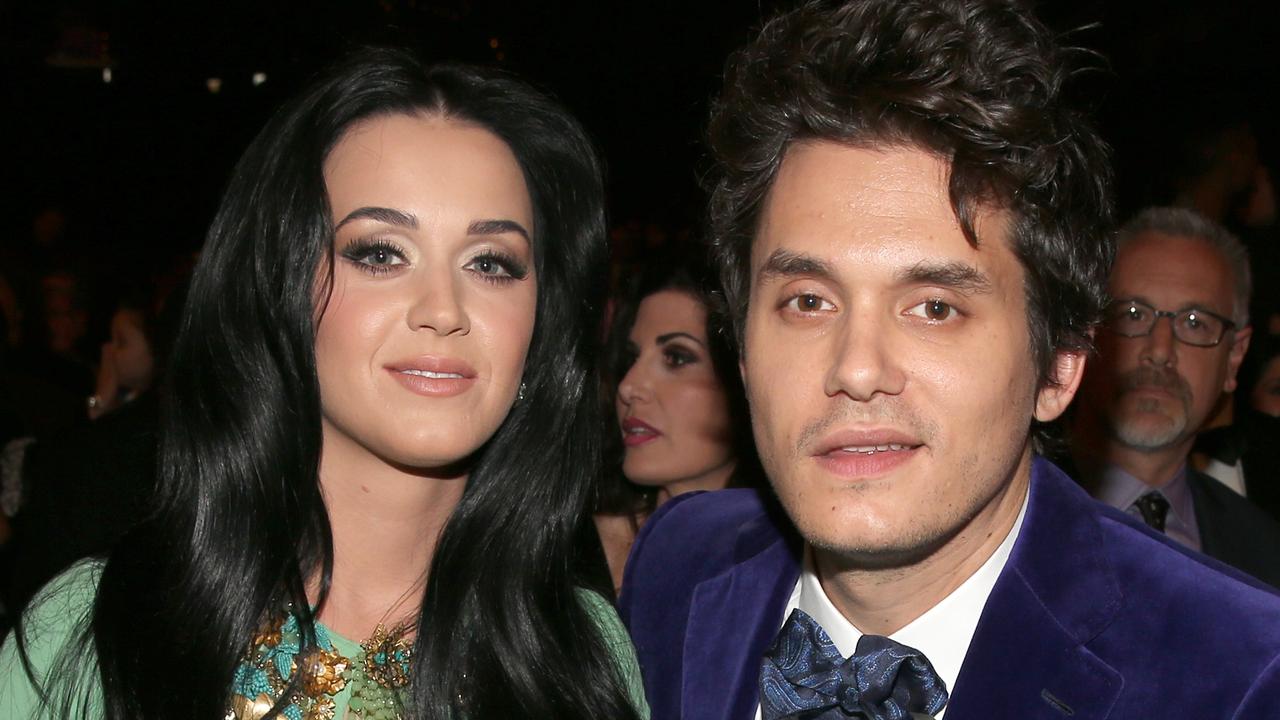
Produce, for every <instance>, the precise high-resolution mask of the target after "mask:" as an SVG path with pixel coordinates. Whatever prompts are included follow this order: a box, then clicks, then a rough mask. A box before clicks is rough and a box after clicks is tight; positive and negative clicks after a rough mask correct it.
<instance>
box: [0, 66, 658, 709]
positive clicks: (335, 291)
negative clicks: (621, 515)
mask: <svg viewBox="0 0 1280 720" xmlns="http://www.w3.org/2000/svg"><path fill="white" fill-rule="evenodd" d="M602 204H603V203H602V190H601V180H600V171H599V166H598V164H597V161H596V159H595V157H594V154H593V152H592V149H591V147H590V144H589V143H588V141H587V139H586V137H585V135H584V133H583V131H582V130H581V128H580V127H579V126H578V125H577V123H576V122H574V121H573V120H572V119H571V118H569V117H568V116H567V115H566V114H565V112H564V111H563V110H561V109H560V108H559V107H558V106H557V105H554V104H553V103H551V102H550V101H548V100H547V99H546V98H544V97H542V96H540V95H538V94H537V93H535V92H534V91H532V90H531V89H529V88H528V87H527V86H525V85H524V84H522V83H519V82H517V81H514V80H512V79H510V78H507V77H505V76H501V75H497V74H494V73H491V72H488V71H482V70H475V69H466V68H460V67H450V66H444V67H435V68H424V67H421V66H419V65H418V64H417V63H416V62H415V61H413V60H412V59H410V58H408V57H406V56H405V55H402V54H400V53H397V52H393V51H366V52H364V53H361V54H357V55H356V56H354V57H351V58H348V59H346V60H345V61H343V62H342V63H340V64H339V65H337V66H336V67H335V69H334V70H333V71H332V72H331V73H330V74H329V75H328V76H326V77H324V78H322V79H321V80H320V81H319V82H317V83H316V84H315V85H314V86H313V87H312V88H311V89H310V90H309V91H307V92H305V93H304V94H303V95H302V96H300V97H299V98H297V99H295V100H294V101H292V102H291V103H289V104H287V105H286V106H285V107H284V108H283V109H282V110H281V111H280V112H279V113H278V114H277V115H276V116H275V117H274V118H273V119H272V120H271V121H270V122H269V123H268V125H267V126H266V128H265V129H264V130H263V131H262V132H261V134H260V135H259V136H258V138H257V139H256V140H255V141H254V142H253V143H252V145H251V146H250V147H249V149H248V150H247V152H246V153H245V155H244V157H243V158H242V160H241V161H240V163H239V165H238V166H237V168H236V170H235V172H234V175H233V177H232V179H231V182H230V185H229V187H228V190H227V192H226V195H225V196H224V199H223V203H222V206H221V208H220V209H219V212H218V214H217V217H216V218H215V220H214V223H213V226H212V228H211V230H210V232H209V237H208V241H207V243H206V247H205V250H204V252H203V255H202V257H201V259H200V264H199V266H198V267H197V269H196V271H195V275H194V277H193V279H192V285H191V288H190V291H189V299H188V302H187V305H186V314H185V317H184V320H183V323H182V327H181V329H180V331H179V336H178V338H177V340H176V342H175V346H174V348H173V352H172V357H171V361H170V370H171V372H170V373H169V376H168V386H167V388H166V389H167V395H166V397H165V399H164V410H163V422H162V428H163V430H162V433H163V434H162V438H161V449H160V460H159V474H160V477H161V481H160V484H161V487H160V495H161V497H160V503H159V507H158V509H157V511H156V512H155V513H154V515H152V516H151V517H150V518H149V520H148V521H147V522H146V523H144V524H143V525H142V526H141V527H140V528H139V529H137V530H136V531H134V532H132V533H131V534H130V535H129V536H128V537H127V538H126V539H125V540H124V541H123V542H122V544H121V545H120V546H119V547H118V548H117V549H116V551H115V552H113V554H112V555H111V557H110V559H109V560H108V561H107V562H106V564H105V567H104V566H102V565H100V564H81V565H78V566H76V567H75V568H73V569H72V570H71V571H69V572H68V573H67V574H65V575H63V576H62V577H61V578H60V579H57V580H55V581H54V582H53V583H51V586H50V587H49V588H48V589H46V590H45V591H44V592H43V594H42V597H39V598H37V600H36V601H35V603H34V605H33V607H32V609H31V610H29V611H28V613H27V614H26V615H25V616H24V624H23V626H22V627H20V628H19V629H18V631H17V637H18V638H19V639H20V640H23V641H25V642H24V646H25V649H26V655H27V657H28V658H30V660H31V667H30V668H29V669H30V670H31V673H30V675H27V674H23V670H22V667H21V666H20V665H19V664H18V662H17V660H16V659H15V650H14V643H13V642H9V643H8V644H7V645H6V646H5V648H4V650H3V653H4V655H3V657H0V673H3V674H2V675H0V715H3V716H4V717H21V716H22V715H21V714H19V713H26V712H29V707H30V706H31V705H33V704H35V703H36V700H35V690H34V689H33V688H32V685H31V678H34V680H36V681H38V682H39V683H40V684H42V686H43V689H44V690H45V691H46V692H47V693H48V697H47V703H48V704H47V705H46V706H45V707H44V709H43V712H44V713H45V714H46V715H48V716H52V717H59V718H61V717H79V716H86V717H101V716H105V717H108V718H112V719H117V718H119V719H123V718H148V719H150V718H155V719H159V718H179V717H181V718H210V719H212V718H223V717H240V718H257V717H261V716H262V715H263V714H273V716H274V714H276V713H278V714H279V715H278V716H280V717H287V718H293V719H294V720H297V719H298V718H301V717H307V718H313V717H315V718H319V717H330V716H332V717H337V718H342V717H347V718H361V719H364V720H367V719H369V718H375V717H378V718H381V717H395V716H401V717H414V718H456V717H462V716H465V717H466V718H469V719H479V718H498V717H501V718H510V717H520V718H552V717H554V718H631V717H635V716H637V715H638V714H642V711H643V699H642V698H640V697H639V696H638V694H637V692H638V691H637V690H636V689H635V688H636V685H635V680H636V677H635V667H634V659H633V656H632V655H631V654H630V651H629V645H628V644H627V641H626V640H625V634H624V633H623V632H622V630H621V627H620V625H619V624H618V621H617V618H616V616H615V615H613V614H612V609H611V608H609V607H608V606H607V603H605V601H604V600H603V599H602V598H600V597H598V596H596V595H594V594H591V593H588V592H585V591H583V590H581V589H580V583H579V580H578V578H576V577H575V576H574V574H573V572H572V569H571V568H572V567H574V558H573V555H572V538H573V533H574V529H575V524H576V521H577V519H578V518H579V517H580V514H581V512H582V510H583V508H584V506H585V502H586V499H587V490H588V488H589V487H590V486H591V480H592V478H590V477H589V476H588V475H587V471H586V470H585V469H586V468H592V467H600V466H601V462H602V461H601V454H600V451H599V442H598V435H599V433H598V431H597V430H596V428H597V427H598V425H597V424H596V423H597V420H596V418H595V417H594V415H593V413H594V411H595V409H596V408H597V404H596V398H595V394H594V387H593V383H592V381H591V378H592V373H591V361H590V355H589V353H588V348H587V343H586V342H585V338H586V335H585V333H586V332H587V331H586V329H587V328H592V327H595V324H594V323H595V320H596V316H595V311H596V309H597V308H598V303H597V302H595V299H596V298H597V283H598V279H599V278H600V277H601V276H602V275H603V272H602V270H603V260H604V257H603V252H604V249H605V246H604V228H603V212H602ZM95 585H96V592H95ZM90 607H91V609H89V614H88V615H87V616H86V615H85V610H86V609H87V608H90ZM77 618H84V619H83V620H82V621H81V622H79V623H78V624H77V623H76V619H77ZM90 659H95V660H96V667H93V665H94V661H93V660H90ZM584 678H589V679H590V680H589V681H584ZM6 703H7V705H6ZM99 703H100V707H98V705H99ZM637 707H639V708H640V709H641V712H638V711H637V709H636V708H637Z"/></svg>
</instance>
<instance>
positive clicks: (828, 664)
mask: <svg viewBox="0 0 1280 720" xmlns="http://www.w3.org/2000/svg"><path fill="white" fill-rule="evenodd" d="M946 704H947V687H946V683H944V682H942V678H940V677H938V673H936V672H934V669H933V666H932V665H930V664H929V660H928V659H927V658H925V656H924V654H923V653H921V652H920V651H919V650H916V649H914V648H909V647H907V646H906V645H903V644H902V643H899V642H894V641H893V640H890V639H889V638H887V637H883V636H881V635H863V636H862V637H861V638H860V639H859V640H858V649H857V651H855V652H854V654H853V657H851V658H848V659H846V658H845V657H844V656H842V655H841V654H840V651H839V650H837V649H836V646H835V643H833V642H831V638H830V637H829V636H828V635H827V633H826V631H825V630H823V629H822V626H821V625H819V624H818V623H817V622H815V621H814V619H813V618H811V617H809V616H808V615H807V614H805V612H804V611H802V610H800V609H798V608H797V609H796V610H794V611H792V613H791V617H789V618H787V622H786V623H785V624H784V625H783V626H782V630H781V631H780V632H779V633H778V637H777V639H776V640H774V642H773V646H772V647H770V648H769V650H768V652H766V653H765V655H764V661H763V663H762V664H761V666H760V710H761V715H762V717H763V720H782V718H798V719H799V720H845V719H846V718H858V719H859V720H908V719H909V718H911V716H912V713H927V714H929V715H933V714H935V713H937V712H938V711H939V710H941V709H942V708H943V706H944V705H946Z"/></svg>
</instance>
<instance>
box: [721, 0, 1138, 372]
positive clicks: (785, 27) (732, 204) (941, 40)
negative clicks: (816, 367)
mask: <svg viewBox="0 0 1280 720" xmlns="http://www.w3.org/2000/svg"><path fill="white" fill-rule="evenodd" d="M1082 54H1086V53H1085V51H1079V50H1076V49H1073V48H1068V47H1062V46H1060V45H1058V44H1057V42H1056V41H1055V39H1054V38H1053V36H1052V35H1051V33H1050V31H1049V30H1048V29H1047V28H1046V27H1045V26H1044V25H1042V24H1041V23H1040V22H1038V21H1037V20H1035V19H1034V18H1033V17H1032V16H1031V15H1030V13H1029V12H1028V10H1027V9H1026V8H1025V7H1023V6H1022V4H1020V3H1018V2H1014V1H1013V0H855V1H853V2H846V3H843V4H840V5H837V6H832V5H831V4H830V3H825V2H810V3H806V4H805V5H803V6H801V7H799V8H798V9H795V10H793V11H791V12H788V13H785V14H783V15H781V16H779V17H777V18H775V19H773V20H772V21H770V22H769V23H768V24H766V25H765V26H764V28H763V30H762V31H761V32H760V34H759V36H758V37H757V38H756V39H755V40H754V41H753V42H751V43H750V44H748V45H747V46H746V47H744V48H743V49H741V50H739V51H738V52H737V53H736V54H734V55H733V56H732V57H731V58H730V60H729V63H728V66H727V69H726V76H725V86H724V91H723V93H722V96H721V97H720V99H719V100H718V101H717V103H716V104H715V106H714V108H713V112H712V117H711V124H710V144H711V149H712V153H713V155H714V159H715V161H716V167H715V168H714V169H713V172H712V176H711V177H712V182H713V184H712V186H711V193H712V195H711V204H710V235H711V237H712V240H713V243H714V246H715V252H716V255H717V259H718V263H719V266H720V272H721V274H722V282H723V285H724V290H725V293H726V296H727V298H728V301H729V305H730V308H731V313H732V316H733V321H734V326H735V330H736V332H737V336H738V342H739V343H740V344H741V341H742V327H743V322H744V320H745V317H746V311H747V297H748V291H749V290H750V259H751V244H752V239H753V236H754V234H755V231H756V226H757V224H758V222H759V217H760V213H761V210H762V207H763V205H764V201H765V198H766V197H767V195H768V193H769V190H770V188H771V187H772V184H773V181H774V178H775V177H776V176H777V173H778V169H779V167H780V166H781V164H782V161H783V158H784V156H785V154H786V151H787V148H788V147H789V146H790V145H791V143H793V142H797V141H803V140H827V141H833V142H839V143H842V144H846V145H853V146H858V147H884V146H909V147H916V148H920V149H923V150H926V151H929V152H931V153H936V154H937V155H939V156H941V157H943V158H946V159H947V160H948V161H949V165H950V179H949V192H950V198H951V205H952V207H953V208H954V210H955V213H956V217H957V219H958V220H959V223H960V226H961V228H962V229H963V231H964V234H965V237H966V238H967V239H968V240H969V242H970V243H972V244H973V245H975V246H976V245H977V244H978V242H979V239H978V237H977V235H976V234H975V233H974V229H973V219H974V217H975V210H976V209H977V208H978V207H988V208H999V209H1001V210H1005V211H1007V212H1009V214H1010V217H1011V220H1012V222H1011V224H1010V232H1011V239H1010V244H1011V247H1012V248H1013V250H1014V252H1015V254H1016V255H1017V257H1018V259H1019V261H1020V262H1021V264H1022V266H1023V269H1024V270H1025V272H1026V293H1027V307H1028V323H1029V326H1030V333H1031V344H1032V347H1031V352H1032V355H1033V358H1034V360H1035V362H1036V364H1037V367H1038V369H1039V377H1040V380H1041V382H1042V383H1046V382H1053V381H1054V376H1053V359H1054V354H1055V352H1056V351H1059V350H1064V349H1071V350H1088V349H1089V348H1090V346H1091V345H1090V331H1091V329H1092V327H1093V326H1094V324H1095V323H1096V322H1097V320H1098V318H1099V317H1100V315H1101V312H1102V309H1103V307H1104V305H1105V301H1106V291H1105V287H1106V277H1107V273H1108V271H1109V269H1110V266H1111V262H1112V258H1113V256H1114V254H1115V250H1114V243H1113V238H1112V234H1111V223H1112V213H1113V210H1112V200H1111V183H1112V178H1111V169H1110V164H1109V150H1108V148H1107V146H1106V145H1105V143H1104V142H1103V141H1102V139H1101V138H1100V137H1099V135H1098V134H1097V132H1096V131H1095V130H1094V129H1093V127H1092V126H1091V125H1090V124H1089V122H1088V121H1087V120H1085V118H1084V117H1083V116H1082V115H1081V114H1079V113H1077V112H1076V111H1074V110H1072V109H1071V108H1070V107H1069V106H1068V103H1066V102H1065V101H1064V98H1063V94H1064V86H1065V84H1066V82H1067V80H1068V79H1069V78H1070V77H1071V75H1072V74H1073V73H1072V70H1071V65H1072V63H1070V62H1068V61H1069V60H1072V57H1071V56H1073V55H1082Z"/></svg>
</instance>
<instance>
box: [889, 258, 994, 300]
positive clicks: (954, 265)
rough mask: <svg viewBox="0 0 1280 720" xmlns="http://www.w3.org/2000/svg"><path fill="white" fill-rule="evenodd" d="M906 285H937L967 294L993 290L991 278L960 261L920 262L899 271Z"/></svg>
mask: <svg viewBox="0 0 1280 720" xmlns="http://www.w3.org/2000/svg"><path fill="white" fill-rule="evenodd" d="M898 282H900V283H903V284H906V285H937V286H939V287H944V288H951V289H953V290H955V291H957V292H961V293H964V294H965V295H981V294H984V293H989V292H991V279H990V278H988V277H987V276H986V274H985V273H983V272H982V271H981V270H979V269H977V268H975V267H973V266H972V265H966V264H964V263H960V262H944V263H934V262H918V263H916V264H915V265H912V266H911V267H909V268H907V269H906V270H903V271H901V272H899V273H898Z"/></svg>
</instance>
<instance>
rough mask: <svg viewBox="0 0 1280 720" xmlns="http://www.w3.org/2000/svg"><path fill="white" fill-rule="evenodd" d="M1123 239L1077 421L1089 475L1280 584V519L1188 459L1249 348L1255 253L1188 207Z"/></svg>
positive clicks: (1131, 228) (1105, 493) (1108, 495)
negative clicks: (1251, 262) (1251, 266)
mask: <svg viewBox="0 0 1280 720" xmlns="http://www.w3.org/2000/svg"><path fill="white" fill-rule="evenodd" d="M1117 243H1118V248H1117V255H1116V262H1115V265H1114V267H1113V268H1112V271H1111V277H1110V281H1109V283H1108V289H1109V292H1110V295H1111V298H1112V303H1111V305H1110V306H1109V308H1108V310H1107V313H1106V316H1105V319H1104V323H1103V327H1102V328H1101V329H1100V330H1099V331H1098V335H1097V346H1098V357H1097V358H1096V359H1095V361H1094V362H1093V363H1091V364H1090V365H1089V368H1088V370H1087V371H1086V372H1085V378H1084V381H1083V383H1082V387H1081V390H1080V397H1079V400H1078V401H1077V404H1078V408H1077V410H1076V412H1075V416H1074V421H1073V422H1072V425H1071V443H1072V447H1071V450H1072V455H1073V457H1074V460H1075V462H1076V465H1077V467H1078V468H1079V470H1080V474H1081V477H1082V480H1083V483H1084V484H1085V485H1086V487H1088V488H1089V490H1090V492H1091V493H1092V494H1093V495H1094V496H1095V497H1097V498H1098V499H1099V500H1102V501H1103V502H1106V503H1107V504H1109V505H1111V506H1113V507H1116V508H1119V509H1122V510H1126V511H1128V512H1129V513H1131V514H1133V515H1135V516H1137V517H1140V518H1142V519H1143V521H1145V522H1146V523H1147V524H1148V525H1150V526H1151V527H1153V528H1155V529H1157V530H1160V531H1162V532H1164V533H1165V534H1167V535H1168V536H1169V537H1171V538H1173V539H1175V540H1177V541H1178V542H1180V543H1182V544H1183V545H1186V546H1187V547H1190V548H1192V549H1194V550H1199V551H1201V552H1203V553H1205V554H1206V555H1209V556H1210V557H1214V558H1217V559H1218V560H1221V561H1223V562H1225V563H1227V564H1229V565H1233V566H1235V567H1237V568H1239V569H1241V570H1243V571H1245V572H1247V573H1249V574H1251V575H1253V576H1255V577H1257V578H1259V579H1261V580H1263V581H1266V582H1268V583H1271V584H1272V585H1280V525H1277V524H1276V523H1275V522H1274V521H1273V520H1271V519H1270V518H1269V517H1267V516H1266V515H1265V514H1264V513H1263V512H1261V511H1260V510H1259V509H1258V508H1257V507H1255V506H1254V505H1253V504H1252V503H1250V502H1249V501H1248V500H1245V499H1244V498H1242V497H1240V496H1239V495H1238V494H1236V493H1235V492H1232V491H1231V490H1230V489H1228V488H1227V487H1226V486H1224V485H1222V484H1221V483H1219V482H1218V481H1216V480H1214V479H1213V478H1211V477H1209V476H1207V475H1205V474H1203V473H1200V472H1198V471H1196V470H1195V469H1193V468H1191V467H1190V465H1189V464H1188V462H1187V458H1188V455H1189V454H1190V452H1191V448H1192V445H1193V444H1194V443H1195V439H1196V433H1197V432H1198V431H1199V430H1200V428H1201V426H1202V425H1203V424H1204V422H1205V420H1206V419H1207V418H1208V417H1209V416H1210V414H1211V413H1212V411H1213V409H1214V407H1215V405H1216V404H1217V402H1218V400H1219V398H1220V396H1221V395H1222V394H1223V393H1224V392H1231V391H1233V390H1234V389H1235V387H1236V371H1237V370H1238V369H1239V368H1240V362H1241V361H1242V360H1243V359H1244V355H1245V351H1246V350H1247V349H1248V347H1249V336H1250V334H1251V332H1252V328H1250V327H1249V318H1248V307H1249V291H1250V280H1249V262H1248V255H1247V254H1246V252H1245V249H1244V247H1243V246H1242V245H1241V244H1240V241H1239V240H1237V239H1236V238H1235V237H1234V236H1233V235H1231V233H1229V232H1228V231H1227V230H1226V229H1225V228H1223V227H1221V226H1220V225H1218V224H1216V223H1214V222H1212V221H1211V220H1208V219H1206V218H1204V217H1203V216H1201V215H1198V214H1196V213H1195V212H1193V211H1191V210H1185V209H1181V208H1152V209H1148V210H1146V211H1144V212H1142V213H1141V214H1139V215H1138V216H1137V217H1136V218H1134V219H1133V220H1131V221H1130V222H1129V223H1128V224H1126V225H1125V226H1124V227H1123V228H1121V230H1120V233H1119V236H1118V239H1117ZM1266 480H1267V481H1269V482H1271V481H1274V480H1275V479H1274V478H1267V479H1266Z"/></svg>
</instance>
